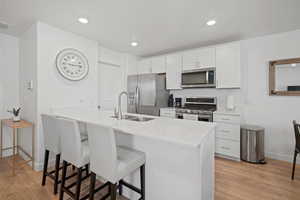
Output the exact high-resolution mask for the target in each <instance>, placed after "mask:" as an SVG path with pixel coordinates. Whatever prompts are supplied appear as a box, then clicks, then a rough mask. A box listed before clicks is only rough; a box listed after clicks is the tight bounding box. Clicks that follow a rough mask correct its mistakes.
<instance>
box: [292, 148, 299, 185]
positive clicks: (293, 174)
mask: <svg viewBox="0 0 300 200" xmlns="http://www.w3.org/2000/svg"><path fill="white" fill-rule="evenodd" d="M297 154H298V152H297V151H295V153H294V162H293V172H292V180H294V176H295V166H296V160H297Z"/></svg>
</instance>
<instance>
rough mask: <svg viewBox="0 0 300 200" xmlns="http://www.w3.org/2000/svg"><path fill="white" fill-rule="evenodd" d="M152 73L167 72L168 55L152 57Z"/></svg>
mask: <svg viewBox="0 0 300 200" xmlns="http://www.w3.org/2000/svg"><path fill="white" fill-rule="evenodd" d="M152 73H155V74H159V73H166V57H165V56H158V57H153V58H152Z"/></svg>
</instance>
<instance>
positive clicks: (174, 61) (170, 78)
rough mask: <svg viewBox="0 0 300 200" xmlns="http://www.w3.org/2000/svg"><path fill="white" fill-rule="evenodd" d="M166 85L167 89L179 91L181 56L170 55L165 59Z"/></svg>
mask: <svg viewBox="0 0 300 200" xmlns="http://www.w3.org/2000/svg"><path fill="white" fill-rule="evenodd" d="M166 63H167V65H166V83H167V84H166V85H167V89H169V90H172V89H181V72H182V56H181V54H171V55H167V57H166Z"/></svg>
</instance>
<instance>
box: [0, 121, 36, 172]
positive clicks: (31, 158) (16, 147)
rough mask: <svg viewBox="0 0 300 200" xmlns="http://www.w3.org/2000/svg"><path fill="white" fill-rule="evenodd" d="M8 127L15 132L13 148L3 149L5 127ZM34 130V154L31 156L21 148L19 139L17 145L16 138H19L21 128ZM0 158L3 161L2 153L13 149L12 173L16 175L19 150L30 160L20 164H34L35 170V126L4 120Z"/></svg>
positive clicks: (26, 122)
mask: <svg viewBox="0 0 300 200" xmlns="http://www.w3.org/2000/svg"><path fill="white" fill-rule="evenodd" d="M4 126H7V127H9V128H12V130H13V132H12V134H13V146H12V147H7V148H3V127H4ZM30 127H31V128H32V136H31V137H32V153H31V155H30V154H29V153H28V152H26V151H25V150H24V149H23V148H22V147H21V146H19V145H18V139H17V144H16V138H18V129H21V128H30ZM0 137H1V138H0V139H1V141H0V158H1V159H2V153H3V151H6V150H9V149H13V164H12V173H13V175H14V174H15V169H16V150H17V154H19V150H20V151H22V152H23V153H24V154H25V155H26V156H27V157H28V158H29V160H26V161H24V162H22V163H20V164H26V163H29V162H32V169H33V170H34V150H35V148H34V146H35V133H34V124H33V123H31V122H28V121H25V120H21V121H19V122H13V120H11V119H3V120H1V135H0Z"/></svg>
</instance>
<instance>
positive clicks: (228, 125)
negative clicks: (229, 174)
mask: <svg viewBox="0 0 300 200" xmlns="http://www.w3.org/2000/svg"><path fill="white" fill-rule="evenodd" d="M214 122H216V123H217V128H216V153H217V155H219V156H222V157H226V158H231V159H234V160H240V115H239V114H236V113H235V114H231V113H230V114H227V113H218V112H215V113H214Z"/></svg>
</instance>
